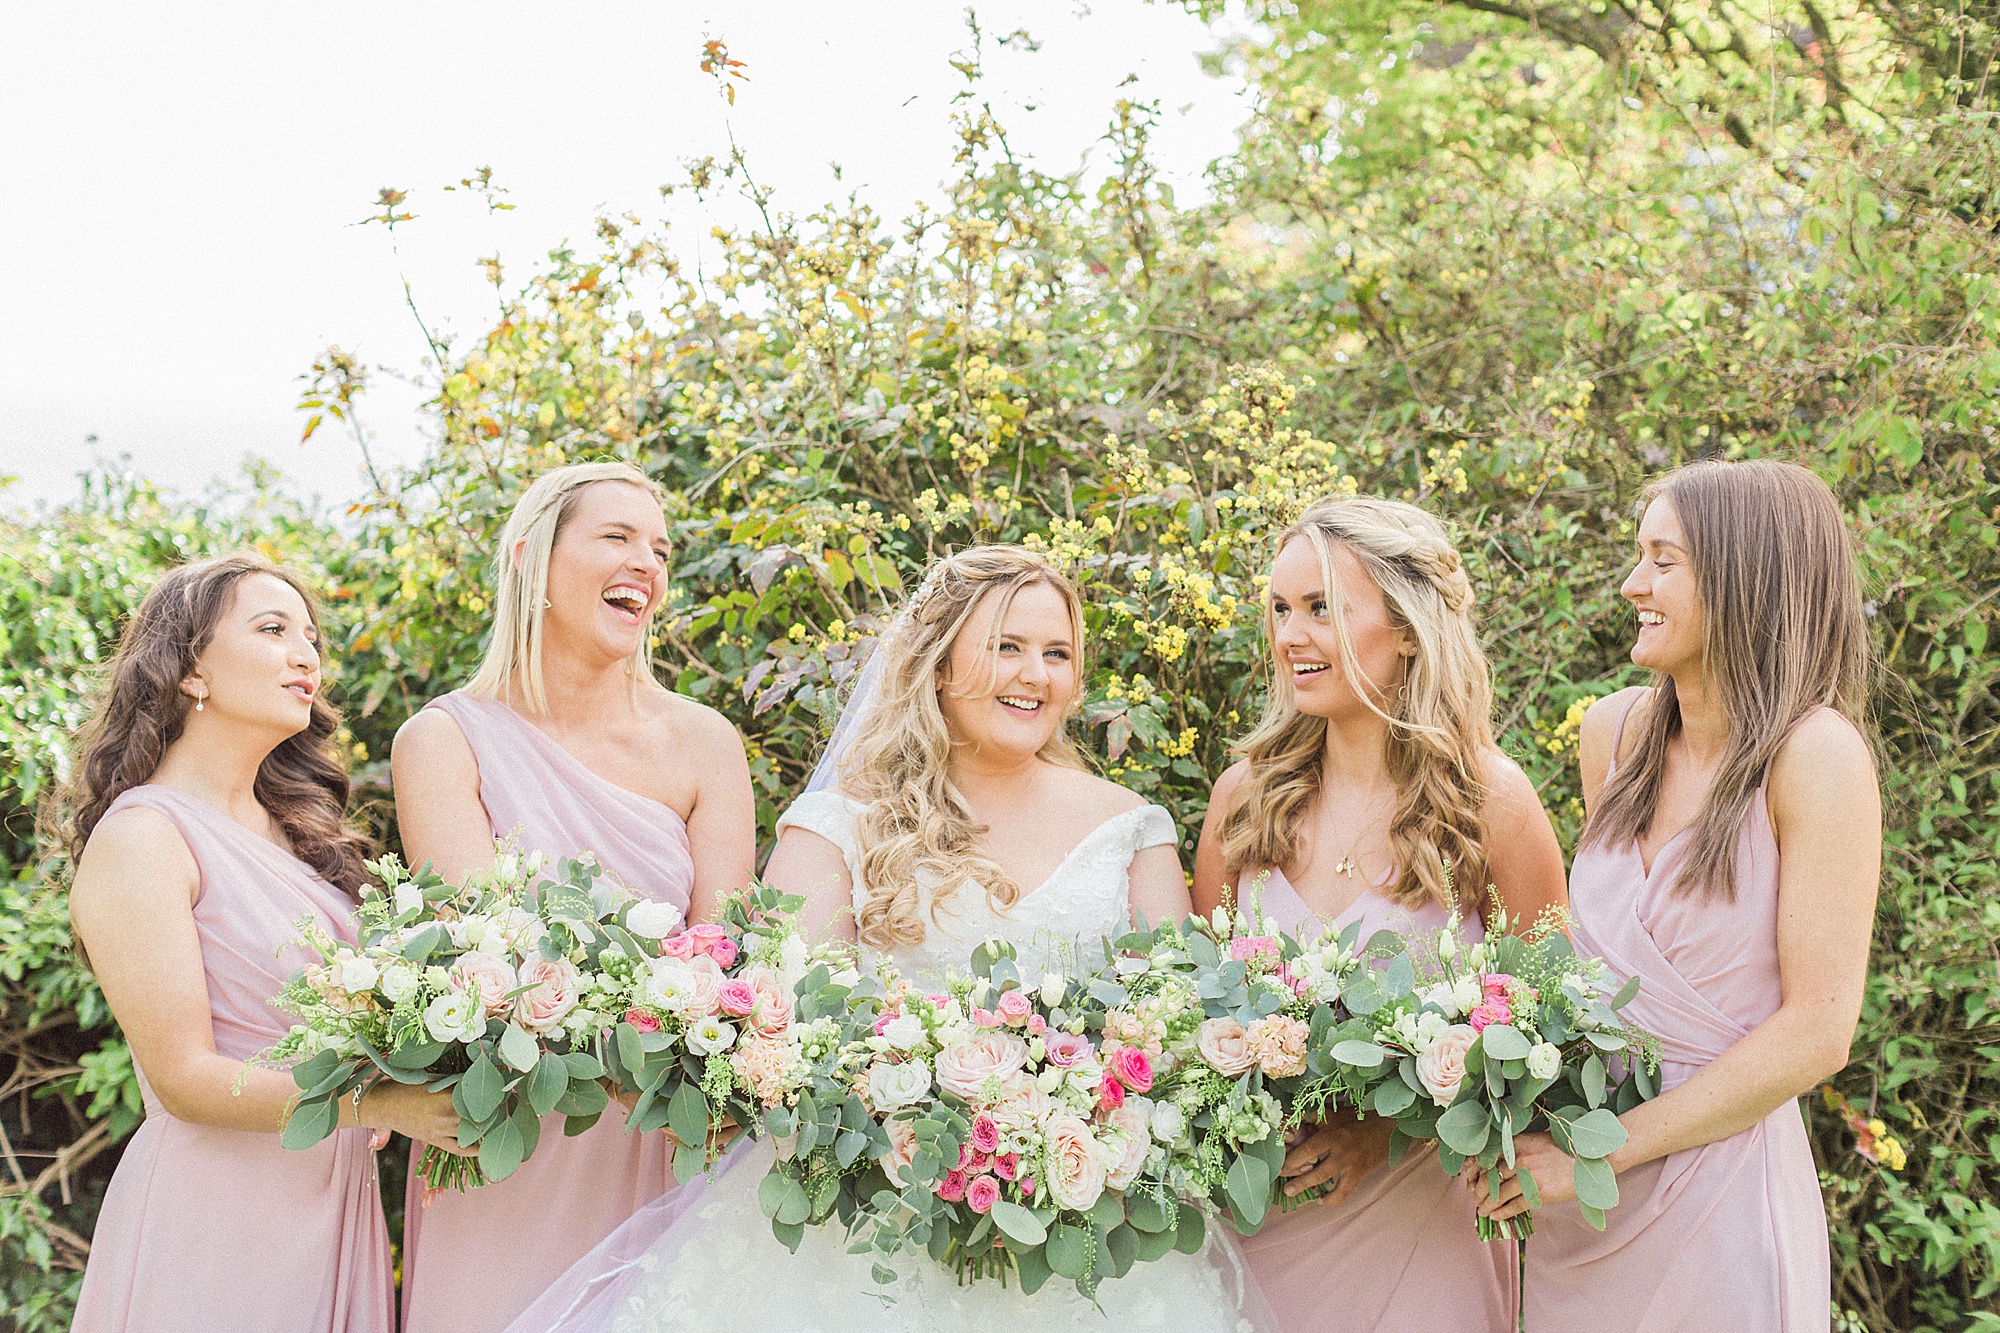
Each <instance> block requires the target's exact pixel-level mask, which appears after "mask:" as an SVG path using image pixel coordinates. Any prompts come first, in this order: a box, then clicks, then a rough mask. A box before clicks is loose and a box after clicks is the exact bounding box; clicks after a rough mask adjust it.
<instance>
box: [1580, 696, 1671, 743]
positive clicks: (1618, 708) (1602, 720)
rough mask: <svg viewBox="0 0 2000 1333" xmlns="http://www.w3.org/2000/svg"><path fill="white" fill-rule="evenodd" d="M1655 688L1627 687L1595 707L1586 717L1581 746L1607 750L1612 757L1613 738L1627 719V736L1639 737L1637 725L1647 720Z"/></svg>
mask: <svg viewBox="0 0 2000 1333" xmlns="http://www.w3.org/2000/svg"><path fill="white" fill-rule="evenodd" d="M1652 704H1653V687H1652V686H1651V685H1628V686H1626V687H1625V688H1624V689H1622V690H1614V691H1612V692H1611V693H1610V694H1607V695H1605V696H1604V697H1603V698H1602V699H1599V700H1598V701H1597V702H1596V703H1594V704H1592V705H1591V706H1590V707H1589V709H1588V710H1586V711H1585V713H1584V715H1583V726H1582V728H1581V729H1580V730H1579V731H1578V733H1577V740H1578V743H1579V744H1580V745H1581V746H1584V747H1589V746H1592V745H1595V746H1596V747H1598V748H1601V749H1602V750H1603V751H1604V756H1605V758H1607V759H1608V758H1610V757H1611V739H1612V737H1614V736H1616V735H1617V734H1618V723H1619V720H1620V719H1622V718H1625V717H1626V716H1628V715H1629V716H1630V717H1631V721H1629V722H1627V723H1626V724H1625V734H1626V735H1627V736H1632V735H1635V734H1637V732H1636V724H1637V723H1639V722H1642V721H1644V720H1645V716H1646V714H1645V711H1644V710H1646V709H1647V708H1650V707H1652Z"/></svg>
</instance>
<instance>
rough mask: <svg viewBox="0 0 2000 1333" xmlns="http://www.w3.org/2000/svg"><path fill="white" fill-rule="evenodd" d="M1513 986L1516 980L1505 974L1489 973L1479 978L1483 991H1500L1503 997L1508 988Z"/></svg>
mask: <svg viewBox="0 0 2000 1333" xmlns="http://www.w3.org/2000/svg"><path fill="white" fill-rule="evenodd" d="M1513 984H1514V978H1513V977H1512V976H1510V975H1508V974H1507V973H1505V972H1488V973H1487V974H1486V975H1484V976H1482V977H1480V978H1479V985H1480V987H1481V988H1482V989H1484V990H1489V991H1499V992H1500V993H1501V994H1502V995H1505V994H1506V993H1507V991H1508V988H1509V987H1511V986H1512V985H1513Z"/></svg>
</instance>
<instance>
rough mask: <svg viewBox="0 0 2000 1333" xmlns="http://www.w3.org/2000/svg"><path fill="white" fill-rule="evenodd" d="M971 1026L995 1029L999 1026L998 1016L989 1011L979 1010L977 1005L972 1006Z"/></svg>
mask: <svg viewBox="0 0 2000 1333" xmlns="http://www.w3.org/2000/svg"><path fill="white" fill-rule="evenodd" d="M972 1025H973V1026H974V1027H981V1028H997V1027H999V1026H1000V1015H998V1014H996V1013H994V1012H993V1011H992V1010H991V1009H981V1008H979V1007H978V1006H977V1005H974V1006H973V1009H972Z"/></svg>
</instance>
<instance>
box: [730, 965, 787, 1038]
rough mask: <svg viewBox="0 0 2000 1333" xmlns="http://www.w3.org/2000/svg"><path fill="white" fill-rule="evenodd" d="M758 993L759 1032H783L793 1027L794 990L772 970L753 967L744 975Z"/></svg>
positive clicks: (780, 974) (782, 976) (782, 977)
mask: <svg viewBox="0 0 2000 1333" xmlns="http://www.w3.org/2000/svg"><path fill="white" fill-rule="evenodd" d="M742 979H743V980H745V981H747V982H749V983H750V984H751V985H752V986H753V987H755V988H756V991H757V1030H758V1031H760V1032H782V1031H784V1030H785V1029H786V1028H788V1027H790V1026H791V1025H792V988H791V987H790V986H788V985H786V984H785V978H784V975H783V974H782V973H780V972H778V971H776V970H774V969H772V968H768V967H753V968H751V969H750V970H749V971H748V972H745V973H744V974H743V978H742Z"/></svg>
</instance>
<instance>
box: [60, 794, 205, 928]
mask: <svg viewBox="0 0 2000 1333" xmlns="http://www.w3.org/2000/svg"><path fill="white" fill-rule="evenodd" d="M200 883H201V868H200V867H199V866H198V865H196V864H195V859H194V853H193V852H192V851H190V850H189V849H188V845H187V840H186V839H185V838H183V837H182V836H181V831H180V830H179V829H178V828H176V827H175V826H174V821H173V820H171V819H169V818H167V816H165V815H164V814H161V813H160V812H159V811H158V810H149V809H147V808H146V807H145V806H127V807H126V808H125V809H123V810H120V811H117V812H116V813H114V814H110V815H106V816H105V817H104V818H103V819H101V820H99V821H98V823H97V827H96V828H94V829H92V830H91V831H90V841H89V842H87V843H85V844H84V848H83V857H82V859H81V860H80V861H79V862H78V863H77V867H76V879H75V882H74V883H73V884H71V885H70V910H71V911H72V913H74V912H76V911H77V910H78V909H82V910H83V911H84V912H85V913H86V914H88V912H89V911H90V909H91V908H92V907H94V906H95V905H97V904H98V903H100V902H104V903H107V904H108V903H111V902H114V901H115V902H119V903H128V902H132V901H136V900H137V899H139V898H145V897H150V896H152V894H153V893H154V892H159V891H169V892H172V893H173V894H175V895H176V896H179V897H180V898H181V899H182V900H183V901H185V902H191V901H193V899H194V894H195V890H196V888H197V887H199V885H200Z"/></svg>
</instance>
